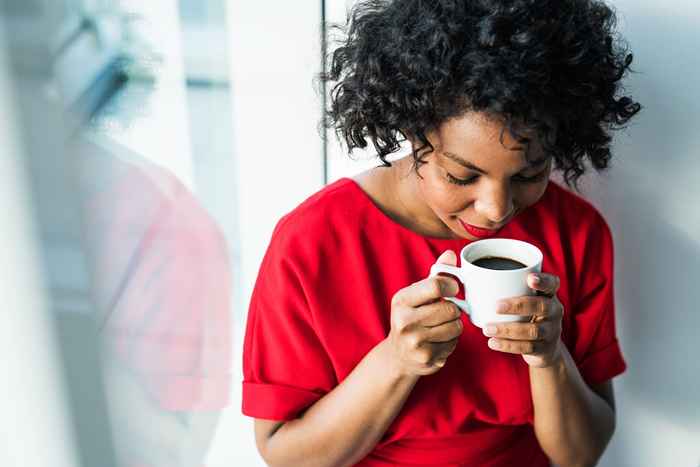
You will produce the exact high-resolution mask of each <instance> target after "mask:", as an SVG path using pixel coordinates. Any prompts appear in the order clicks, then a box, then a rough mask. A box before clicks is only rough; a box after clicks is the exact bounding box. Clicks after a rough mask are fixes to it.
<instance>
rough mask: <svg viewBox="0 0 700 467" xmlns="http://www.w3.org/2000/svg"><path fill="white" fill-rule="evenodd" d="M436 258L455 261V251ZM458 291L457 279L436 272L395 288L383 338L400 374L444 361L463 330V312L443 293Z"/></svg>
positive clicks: (425, 370) (422, 371)
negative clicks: (397, 289)
mask: <svg viewBox="0 0 700 467" xmlns="http://www.w3.org/2000/svg"><path fill="white" fill-rule="evenodd" d="M438 262H440V263H445V264H450V265H455V264H456V263H457V257H456V256H455V254H454V252H452V251H449V250H448V251H446V252H444V253H443V254H442V255H440V257H439V258H438ZM458 292H459V286H458V284H457V281H455V280H454V279H452V278H451V277H445V276H436V277H429V278H427V279H423V280H421V281H419V282H416V283H415V284H412V285H410V286H408V287H406V288H403V289H401V290H399V291H398V292H396V294H395V295H394V297H393V298H392V300H391V330H390V331H389V336H388V337H387V339H386V343H387V347H388V349H389V353H390V358H391V361H392V362H393V363H395V364H396V368H397V369H398V371H399V373H400V374H402V375H430V374H433V373H436V372H437V371H438V370H440V368H442V367H443V366H444V365H445V362H446V361H447V357H449V355H450V354H451V353H452V352H453V351H454V349H455V347H457V342H458V340H459V336H460V335H461V334H462V329H463V324H462V319H461V318H462V312H461V311H460V309H459V308H458V307H457V305H455V304H454V303H452V302H450V301H448V300H444V299H443V297H454V296H455V295H457V293H458Z"/></svg>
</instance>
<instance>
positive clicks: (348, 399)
mask: <svg viewBox="0 0 700 467" xmlns="http://www.w3.org/2000/svg"><path fill="white" fill-rule="evenodd" d="M418 378H419V377H418V376H410V377H406V376H401V375H400V374H399V373H398V372H397V371H395V370H393V367H392V364H391V363H390V359H389V354H388V352H387V351H386V341H382V342H381V343H380V344H378V345H377V346H376V347H374V348H373V349H372V350H371V351H370V352H369V353H368V354H367V355H366V356H365V358H364V359H362V361H361V362H360V363H359V364H358V365H357V366H356V367H355V369H354V370H353V371H352V372H351V373H350V374H349V375H348V377H347V378H345V380H344V381H343V382H342V383H341V384H339V385H338V386H337V387H335V388H334V389H333V390H332V391H331V392H329V393H328V394H326V395H325V396H324V397H323V398H321V399H320V400H318V401H317V402H316V403H315V404H314V405H312V406H311V407H310V408H309V409H308V410H307V411H306V412H305V413H304V414H303V416H302V417H301V418H298V419H296V420H292V421H290V422H287V423H285V424H284V425H282V427H281V428H280V429H279V430H277V432H275V434H274V435H272V436H271V437H270V438H269V439H268V440H267V442H266V444H265V449H264V452H263V456H264V457H265V460H266V461H267V462H268V464H269V465H271V466H274V467H285V466H297V465H304V466H309V467H321V466H324V467H325V466H346V465H352V464H354V463H356V462H358V461H359V460H360V459H362V458H363V457H365V456H366V455H367V454H368V453H369V452H370V451H371V450H372V449H373V448H374V446H376V444H377V442H378V441H379V440H380V439H381V437H382V436H383V435H384V433H385V432H386V430H387V428H388V427H389V425H390V424H391V422H392V421H393V420H394V418H395V417H396V415H397V414H398V413H399V411H400V410H401V407H402V406H403V404H404V402H405V401H406V399H407V398H408V395H409V394H410V393H411V390H412V389H413V387H414V385H415V384H416V382H417V380H418Z"/></svg>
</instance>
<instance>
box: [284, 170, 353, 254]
mask: <svg viewBox="0 0 700 467" xmlns="http://www.w3.org/2000/svg"><path fill="white" fill-rule="evenodd" d="M363 197H364V194H363V193H362V191H361V189H360V188H359V186H358V185H357V184H356V182H354V181H353V180H351V179H349V178H342V179H340V180H337V181H335V182H333V183H331V184H329V185H327V186H325V187H324V188H322V189H321V190H319V191H318V192H316V193H314V194H313V195H311V196H309V197H308V198H307V199H305V200H304V201H303V202H301V203H300V204H299V205H298V206H297V207H295V208H294V209H292V210H291V211H290V212H289V213H287V214H285V215H284V216H282V218H281V219H280V220H279V221H278V222H277V224H276V226H275V228H274V231H273V234H272V244H275V245H277V246H279V247H282V248H284V249H290V248H301V247H304V246H305V245H320V244H322V243H326V242H328V241H338V240H339V238H341V237H347V236H348V235H351V234H352V232H356V231H357V229H358V228H359V225H360V224H361V218H362V216H363V215H364V214H363V212H366V202H365V200H364V199H363Z"/></svg>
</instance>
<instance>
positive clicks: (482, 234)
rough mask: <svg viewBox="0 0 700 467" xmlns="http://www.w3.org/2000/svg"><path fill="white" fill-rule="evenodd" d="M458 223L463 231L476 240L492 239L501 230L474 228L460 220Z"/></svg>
mask: <svg viewBox="0 0 700 467" xmlns="http://www.w3.org/2000/svg"><path fill="white" fill-rule="evenodd" d="M459 222H460V223H461V224H462V227H464V230H466V231H467V232H469V233H470V234H472V235H473V236H475V237H477V238H489V237H493V236H494V235H496V234H497V233H498V231H499V230H501V229H502V228H503V227H500V228H498V229H484V228H481V227H476V226H474V225H471V224H467V223H466V222H464V221H463V220H462V219H459Z"/></svg>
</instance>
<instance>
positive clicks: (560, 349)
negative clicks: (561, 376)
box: [530, 339, 566, 370]
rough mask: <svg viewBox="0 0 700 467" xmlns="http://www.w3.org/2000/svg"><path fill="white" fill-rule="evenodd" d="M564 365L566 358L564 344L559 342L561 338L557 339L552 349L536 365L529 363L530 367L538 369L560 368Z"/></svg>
mask: <svg viewBox="0 0 700 467" xmlns="http://www.w3.org/2000/svg"><path fill="white" fill-rule="evenodd" d="M565 367H566V359H565V358H564V344H563V343H562V342H561V339H560V340H559V341H557V343H556V344H555V347H554V349H553V350H552V352H551V353H550V355H549V356H548V357H547V358H545V359H542V360H541V362H539V363H538V364H537V365H532V364H531V365H530V368H532V369H539V370H545V369H550V370H552V369H554V370H561V369H564V368H565Z"/></svg>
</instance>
